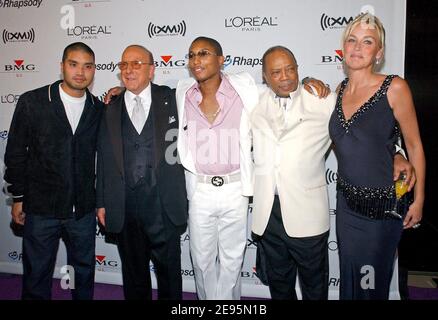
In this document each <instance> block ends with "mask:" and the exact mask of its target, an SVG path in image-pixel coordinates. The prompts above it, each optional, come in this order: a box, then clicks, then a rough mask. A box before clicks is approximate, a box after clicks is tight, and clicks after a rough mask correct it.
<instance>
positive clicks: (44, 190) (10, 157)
mask: <svg viewBox="0 0 438 320" xmlns="http://www.w3.org/2000/svg"><path fill="white" fill-rule="evenodd" d="M60 83H61V81H56V82H55V83H53V84H51V85H48V86H45V87H42V88H38V89H35V90H32V91H29V92H26V93H24V94H23V95H21V97H20V99H19V100H18V103H17V107H16V108H15V112H14V116H13V119H12V123H11V128H10V130H9V137H8V144H7V146H6V153H5V164H6V167H7V169H6V172H5V181H7V182H8V183H10V184H11V185H10V186H9V187H8V191H10V192H11V193H12V195H13V197H14V201H15V202H21V201H22V202H23V211H24V212H28V213H33V214H41V215H46V216H52V217H57V218H66V217H68V216H71V214H72V209H73V205H74V206H75V209H76V216H77V217H81V216H83V215H84V214H85V213H89V212H91V211H94V209H95V205H96V202H95V188H94V186H95V163H96V147H97V146H96V142H97V133H98V126H99V123H100V117H101V114H102V110H103V103H102V102H100V101H99V100H98V99H97V98H96V97H94V96H93V95H91V94H90V92H89V91H88V90H87V93H86V94H87V99H86V102H85V106H84V111H83V113H82V116H81V119H80V121H79V124H78V127H77V129H76V132H75V134H74V135H73V132H72V129H71V126H70V124H69V122H68V119H67V114H66V113H65V109H64V105H63V103H62V101H61V98H60V95H59V84H60Z"/></svg>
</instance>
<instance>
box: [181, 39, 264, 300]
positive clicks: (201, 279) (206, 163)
mask: <svg viewBox="0 0 438 320" xmlns="http://www.w3.org/2000/svg"><path fill="white" fill-rule="evenodd" d="M223 62H224V57H223V54H222V48H221V46H220V44H219V43H218V42H217V41H216V40H214V39H211V38H207V37H199V38H197V39H195V40H194V41H193V42H192V44H191V46H190V51H189V69H190V72H191V74H192V75H193V77H194V78H189V79H185V80H181V81H179V82H178V86H177V90H176V99H177V107H178V118H179V121H180V123H179V125H180V127H179V132H178V144H177V146H178V154H179V157H180V160H181V163H182V165H183V166H184V169H185V176H186V188H187V197H188V200H189V232H190V253H191V257H192V262H193V269H194V274H195V282H196V290H197V294H198V298H199V299H208V300H211V299H240V294H241V289H240V275H241V268H242V264H243V258H244V252H245V247H246V242H247V229H246V226H247V212H248V196H251V195H252V192H253V189H252V188H253V163H252V158H251V136H250V121H249V115H250V114H251V112H252V109H253V108H254V107H255V105H256V103H257V99H258V93H257V86H256V85H255V82H254V79H253V78H252V77H251V76H250V75H249V74H247V73H240V74H235V75H231V74H225V73H221V68H222V65H223Z"/></svg>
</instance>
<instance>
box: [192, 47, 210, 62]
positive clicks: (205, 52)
mask: <svg viewBox="0 0 438 320" xmlns="http://www.w3.org/2000/svg"><path fill="white" fill-rule="evenodd" d="M196 56H198V57H199V58H200V59H204V58H207V57H208V56H217V54H216V53H213V52H210V51H208V50H206V49H202V50H199V51H198V53H194V52H189V54H188V57H189V60H192V59H195V57H196Z"/></svg>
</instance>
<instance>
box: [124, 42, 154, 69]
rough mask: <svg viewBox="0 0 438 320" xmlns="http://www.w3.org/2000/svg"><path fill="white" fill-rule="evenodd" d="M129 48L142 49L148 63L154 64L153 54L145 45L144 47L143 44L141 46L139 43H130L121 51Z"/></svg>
mask: <svg viewBox="0 0 438 320" xmlns="http://www.w3.org/2000/svg"><path fill="white" fill-rule="evenodd" d="M129 48H137V49H140V50H143V51H144V52H145V53H146V55H147V56H148V58H149V60H150V61H149V63H152V64H154V55H153V54H152V52H151V51H149V50H148V49H146V47H144V46H142V45H140V44H131V45H129V46H127V47H126V48H125V50H123V52H125V51H126V50H127V49H129Z"/></svg>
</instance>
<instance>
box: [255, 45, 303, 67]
mask: <svg viewBox="0 0 438 320" xmlns="http://www.w3.org/2000/svg"><path fill="white" fill-rule="evenodd" d="M274 51H284V52H286V53H287V54H289V55H290V56H291V57H292V59H293V60H294V62H295V64H297V59H295V56H294V54H293V53H292V51H290V49H288V48H286V47H284V46H274V47H270V48H269V49H268V50H266V51H265V53H264V54H263V57H262V71H263V72H265V62H266V57H267V56H269V55H270V54H271V53H273V52H274Z"/></svg>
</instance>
